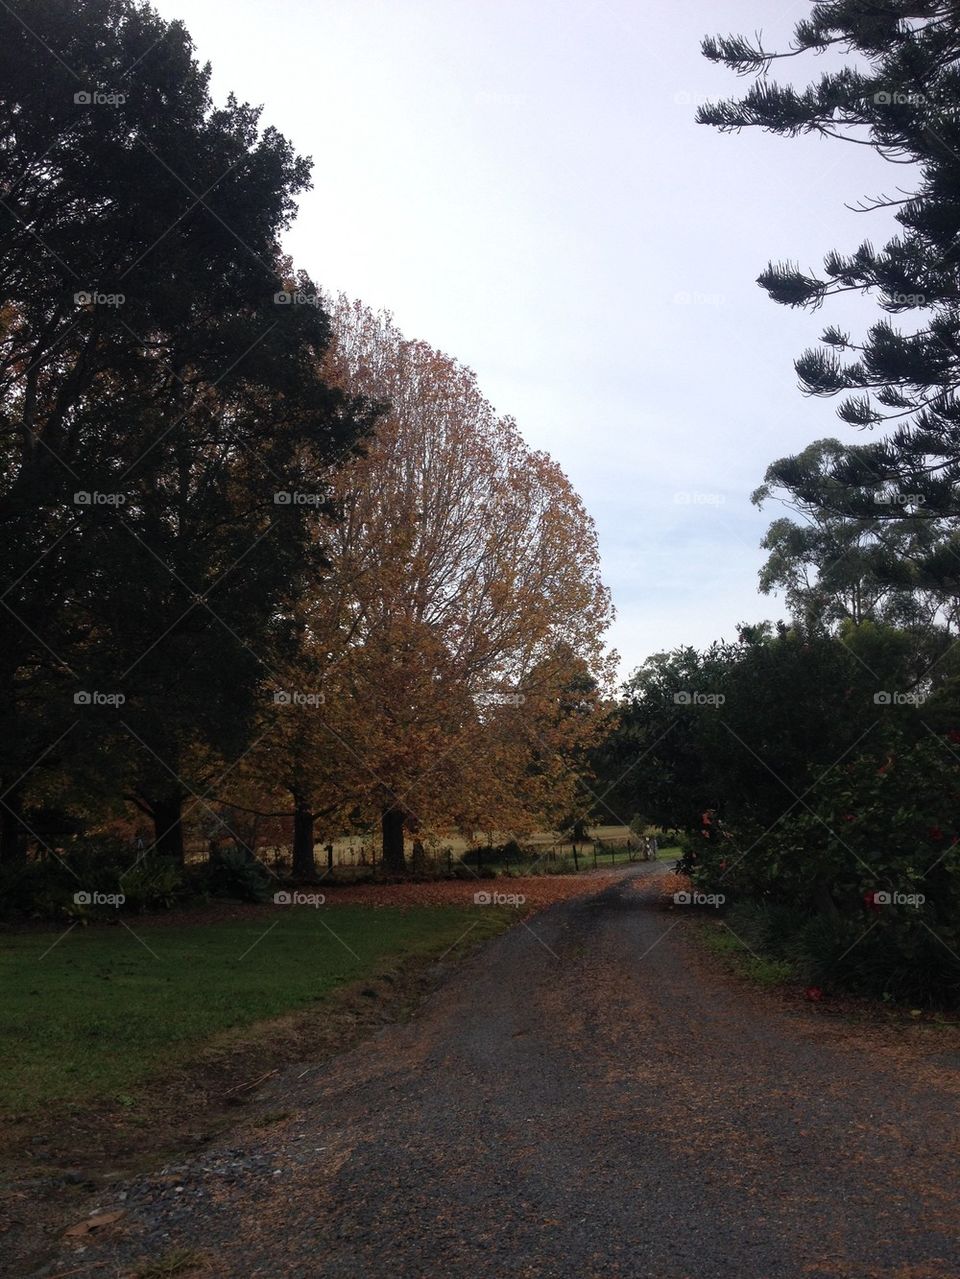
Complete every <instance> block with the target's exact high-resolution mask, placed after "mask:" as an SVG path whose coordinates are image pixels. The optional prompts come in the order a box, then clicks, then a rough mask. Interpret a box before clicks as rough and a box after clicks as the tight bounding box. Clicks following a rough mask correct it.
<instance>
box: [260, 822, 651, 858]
mask: <svg viewBox="0 0 960 1279" xmlns="http://www.w3.org/2000/svg"><path fill="white" fill-rule="evenodd" d="M590 835H591V836H592V837H593V836H595V837H596V838H597V839H600V840H613V841H618V842H620V841H625V840H627V839H630V838H631V837H632V832H631V830H630V827H629V826H616V825H607V826H591V827H590ZM485 838H486V837H485V836H478V837H477V839H478V840H479V841H480V842H481V843H483V842H485ZM509 838H510V835H509V833H507V832H504V831H495V832H494V834H493V843H494V844H502V843H504V842H505V841H506V840H508V839H509ZM425 843H426V848H427V852H428V854H429V855H430V856H431V857H438V856H445V855H446V852H447V850H448V849H449V851H450V853H451V855H452V856H453V857H454V858H457V857H461V856H462V855H463V854H464V853H465V852H467V850H468V849H469V848H471V847H473V846H474V844H475V843H476V841H475V840H474V841H471V840H467V839H464V838H463V837H462V836H460V835H456V834H449V835H435V834H432V833H431V832H427V834H426V839H425ZM522 843H523V844H524V845H525V846H527V847H530V848H533V849H534V850H535V851H536V852H538V853H541V852H545V851H546V850H547V849H553V850H554V851H555V852H556V853H557V854H558V855H560V856H568V855H569V854H570V851H571V843H570V840H569V839H562V838H561V837H560V835H558V834H557V833H556V831H537V832H535V833H534V834H532V835H530V836H529V837H528V838H525V839H524V840H523V841H522ZM578 846H579V847H580V848H581V849H582V848H583V847H584V845H583V844H582V842H581V844H580V845H578ZM269 852H270V850H268V849H262V850H261V855H266V856H267V857H268V858H269ZM408 852H409V849H408ZM315 853H316V857H317V861H318V862H319V863H320V865H325V864H326V857H327V854H326V848H325V846H324V845H323V844H317V846H316V849H315ZM379 856H380V853H379V848H378V846H377V843H376V839H375V837H374V836H370V837H368V838H366V839H365V838H363V837H361V836H359V835H343V836H341V837H339V838H337V839H335V840H334V841H333V864H334V866H355V865H356V864H357V863H358V862H359V861H360V860H361V859H363V860H364V861H365V862H372V861H374V860H379ZM591 856H592V854H591Z"/></svg>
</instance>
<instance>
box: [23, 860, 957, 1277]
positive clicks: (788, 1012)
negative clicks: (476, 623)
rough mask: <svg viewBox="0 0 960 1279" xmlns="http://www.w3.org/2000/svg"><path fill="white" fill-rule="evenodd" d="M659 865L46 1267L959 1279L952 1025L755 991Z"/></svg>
mask: <svg viewBox="0 0 960 1279" xmlns="http://www.w3.org/2000/svg"><path fill="white" fill-rule="evenodd" d="M659 873H660V872H659V868H657V867H646V866H637V867H633V868H631V869H630V870H629V871H625V872H624V874H623V875H622V876H618V877H617V878H616V879H615V880H613V881H610V880H605V881H598V884H597V887H598V892H597V894H596V895H594V896H591V897H585V898H580V899H578V900H574V901H569V902H564V903H560V904H558V905H556V906H553V907H551V908H550V909H548V910H546V911H544V912H543V913H540V914H538V915H535V916H533V917H532V918H531V919H530V920H529V921H528V922H527V923H524V924H520V925H518V926H517V927H516V928H514V929H512V930H511V931H510V932H509V933H506V934H504V935H503V936H502V937H500V938H498V939H497V940H495V941H493V942H492V943H489V944H488V945H487V946H485V947H484V948H483V949H482V950H481V951H479V952H478V953H477V954H476V955H475V956H473V958H472V959H470V960H469V961H468V962H467V963H466V964H464V965H463V967H462V968H460V969H459V970H458V971H457V972H456V973H455V974H454V975H453V976H452V977H451V978H450V979H449V980H448V981H447V982H446V983H445V984H444V985H443V986H442V987H441V988H440V989H439V990H438V991H437V992H436V993H435V994H434V995H433V996H431V998H430V999H429V1000H428V1001H427V1002H426V1003H425V1004H424V1006H423V1007H422V1009H421V1011H420V1013H419V1014H418V1016H417V1017H416V1018H415V1019H414V1020H413V1021H412V1022H410V1023H408V1024H407V1025H404V1026H393V1027H388V1028H387V1029H385V1030H384V1031H382V1032H381V1033H380V1034H379V1035H378V1036H377V1037H376V1038H375V1039H373V1040H371V1041H370V1042H369V1043H368V1044H367V1045H365V1046H364V1047H363V1048H362V1049H360V1050H358V1051H355V1052H353V1053H350V1054H348V1055H346V1056H342V1057H339V1058H337V1059H335V1060H333V1061H331V1062H327V1063H326V1064H325V1065H323V1066H321V1067H314V1068H309V1067H308V1066H307V1065H306V1064H305V1065H304V1066H303V1067H301V1068H300V1069H297V1070H291V1071H289V1072H287V1073H286V1074H285V1075H284V1076H283V1077H282V1078H281V1079H280V1080H278V1081H276V1082H275V1083H274V1084H273V1085H272V1087H271V1089H270V1092H269V1093H268V1094H266V1095H265V1096H263V1097H262V1098H261V1099H260V1103H259V1104H262V1106H263V1107H264V1109H265V1110H267V1111H270V1110H272V1111H273V1112H274V1113H275V1115H276V1118H275V1122H273V1123H272V1125H271V1126H270V1127H269V1128H268V1129H267V1130H266V1135H262V1136H259V1137H257V1138H255V1139H250V1140H247V1141H246V1142H245V1143H244V1145H243V1146H241V1147H237V1146H233V1147H229V1148H227V1147H221V1148H214V1149H210V1150H209V1151H207V1152H206V1153H205V1154H204V1155H202V1156H200V1157H198V1158H196V1159H195V1160H194V1161H192V1162H191V1163H189V1164H185V1165H181V1166H178V1167H176V1168H173V1169H170V1170H168V1171H167V1172H166V1174H165V1175H163V1176H155V1177H152V1178H146V1179H141V1180H139V1181H137V1182H133V1183H130V1184H129V1185H128V1186H127V1187H126V1188H125V1189H124V1190H122V1191H118V1196H117V1198H116V1200H111V1201H109V1202H104V1203H103V1204H102V1205H101V1207H102V1208H103V1209H104V1211H109V1210H111V1209H120V1208H122V1209H124V1217H123V1219H122V1222H119V1223H118V1225H117V1226H116V1227H110V1228H109V1230H110V1231H112V1232H113V1233H112V1234H111V1233H109V1232H108V1233H107V1234H106V1235H104V1236H101V1237H96V1238H93V1239H88V1240H86V1241H77V1242H72V1243H70V1244H69V1245H67V1246H65V1247H64V1249H63V1251H61V1253H60V1255H59V1257H58V1258H57V1260H56V1261H54V1262H52V1263H51V1264H50V1265H49V1266H47V1267H45V1268H44V1270H43V1271H42V1272H38V1273H43V1274H45V1275H54V1274H59V1273H63V1272H66V1271H70V1272H71V1273H76V1274H77V1275H90V1276H110V1277H111V1279H113V1276H117V1275H131V1276H132V1275H136V1274H139V1273H146V1274H151V1275H152V1274H156V1275H159V1274H167V1273H185V1274H192V1275H196V1276H218V1277H219V1276H230V1277H233V1276H236V1277H237V1279H253V1277H261V1276H263V1277H267V1276H269V1277H270V1279H276V1277H280V1276H283V1277H285V1279H286V1277H288V1276H296V1277H298V1279H316V1277H317V1276H336V1277H337V1279H341V1277H348V1276H349V1277H350V1279H360V1276H366V1275H371V1276H378V1277H387V1276H389V1277H397V1279H407V1277H413V1276H423V1277H425V1279H426V1277H429V1279H439V1277H441V1276H443V1277H445V1279H460V1277H461V1276H462V1277H464V1279H467V1277H473V1276H477V1277H478V1279H487V1277H488V1276H489V1277H490V1279H493V1277H496V1279H504V1277H505V1276H522V1277H528V1276H529V1277H530V1279H533V1277H536V1279H548V1277H549V1279H568V1277H570V1276H577V1277H578V1279H592V1277H594V1276H595V1277H597V1279H600V1277H601V1276H603V1277H606V1276H630V1277H631V1279H721V1276H722V1277H724V1279H728V1277H729V1279H958V1276H960V1228H958V1223H960V1210H958V1206H957V1198H956V1195H957V1177H958V1167H960V1164H958V1161H957V1144H958V1143H957V1138H958V1127H957V1117H958V1104H957V1103H958V1092H960V1085H958V1076H957V1070H956V1067H957V1065H958V1064H960V1062H958V1061H957V1060H956V1057H957V1054H956V1051H955V1047H950V1046H949V1045H953V1044H954V1040H952V1039H951V1040H949V1041H941V1040H938V1038H937V1036H936V1035H931V1034H929V1033H924V1032H923V1031H922V1029H921V1028H920V1027H917V1028H907V1029H906V1030H905V1031H901V1032H898V1031H896V1030H890V1029H887V1028H885V1027H880V1028H873V1027H867V1028H858V1027H857V1026H855V1025H851V1024H849V1023H848V1022H846V1021H842V1020H840V1019H837V1018H831V1017H829V1016H825V1015H824V1014H823V1012H822V1010H819V1009H818V1008H815V1007H809V1008H807V1007H803V1006H801V1007H797V1006H791V1005H789V1004H787V1003H784V1002H783V1001H780V1000H778V998H777V997H776V996H771V995H768V994H764V993H754V992H752V991H751V989H750V988H748V987H747V986H745V985H744V984H743V983H741V982H739V981H738V980H737V979H734V978H731V977H728V976H725V975H724V974H723V973H720V972H717V971H716V970H715V968H714V967H713V966H712V961H709V960H707V959H705V958H704V957H703V955H702V952H701V951H700V950H699V949H698V948H697V947H696V945H695V944H694V943H693V942H692V940H691V939H690V938H689V937H688V936H686V931H687V928H688V927H689V921H688V919H687V917H686V916H685V915H684V913H683V911H682V910H680V909H678V910H677V911H675V912H674V913H672V914H671V913H665V912H664V911H662V910H661V909H658V908H657V907H656V905H655V904H654V903H653V901H652V895H651V894H650V893H649V892H648V891H645V890H646V889H648V888H649V887H650V877H651V876H656V875H657V874H659ZM304 1072H306V1073H304ZM122 1196H125V1197H122ZM178 1258H179V1260H178ZM175 1262H176V1263H177V1264H182V1265H183V1266H187V1265H188V1264H189V1263H191V1262H192V1263H195V1265H196V1269H183V1270H182V1271H181V1270H174V1269H163V1270H161V1269H157V1270H149V1269H147V1267H148V1265H150V1264H153V1265H156V1264H158V1263H161V1264H163V1265H165V1266H167V1267H170V1266H172V1265H173V1264H174V1263H175Z"/></svg>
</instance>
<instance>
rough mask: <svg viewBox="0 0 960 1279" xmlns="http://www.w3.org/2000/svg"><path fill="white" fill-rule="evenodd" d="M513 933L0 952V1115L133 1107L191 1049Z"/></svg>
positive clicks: (104, 935) (7, 942) (456, 916)
mask: <svg viewBox="0 0 960 1279" xmlns="http://www.w3.org/2000/svg"><path fill="white" fill-rule="evenodd" d="M515 920H516V912H515V911H512V910H498V909H490V910H484V911H481V912H476V911H472V912H469V913H468V912H467V911H466V910H465V909H464V908H462V907H456V906H430V907H421V906H414V907H410V908H407V909H403V908H397V907H380V908H378V909H376V910H370V909H368V908H367V907H365V906H357V905H354V906H349V905H345V906H337V907H335V908H333V909H331V908H324V909H321V910H316V909H310V908H309V907H300V908H297V907H294V908H291V909H285V910H284V911H283V915H282V918H281V919H280V920H278V921H276V922H271V921H270V920H269V918H264V917H263V916H262V915H261V916H259V917H254V918H251V919H249V920H243V919H227V920H224V921H223V922H214V923H207V924H205V925H197V924H190V923H185V924H183V925H180V924H178V923H168V924H164V925H163V926H149V925H146V924H141V923H139V922H138V923H137V925H136V935H134V933H132V932H131V931H130V930H129V929H127V928H124V927H116V928H91V929H82V928H75V929H74V930H72V931H71V932H70V934H69V935H68V936H65V937H63V938H62V939H61V940H60V941H59V942H57V940H56V937H55V935H52V934H50V933H43V934H35V933H33V934H20V935H16V934H15V935H10V936H6V937H3V938H2V940H0V1010H2V1011H0V1039H2V1041H3V1043H4V1045H5V1047H4V1070H3V1072H2V1074H0V1113H3V1112H6V1113H8V1114H9V1113H13V1112H19V1113H24V1112H28V1111H30V1110H33V1109H36V1108H39V1107H41V1106H57V1105H63V1106H68V1107H77V1106H82V1105H83V1104H84V1103H85V1102H86V1101H88V1100H91V1099H94V1098H101V1097H110V1098H112V1099H113V1100H119V1101H120V1102H121V1103H122V1104H130V1105H134V1104H135V1096H134V1094H135V1093H136V1090H137V1088H138V1086H139V1085H142V1084H143V1083H144V1082H145V1081H146V1080H147V1079H148V1078H149V1077H150V1076H151V1075H153V1074H155V1073H156V1072H157V1071H164V1070H169V1069H171V1068H174V1067H177V1066H178V1065H179V1064H180V1063H182V1062H184V1061H187V1060H188V1059H189V1058H190V1057H191V1056H192V1054H193V1053H194V1051H195V1049H196V1048H197V1046H198V1045H199V1044H200V1043H201V1042H205V1041H208V1040H210V1039H211V1038H212V1037H215V1036H218V1035H224V1034H229V1033H231V1032H239V1031H242V1030H243V1029H244V1028H245V1027H249V1026H251V1025H252V1024H253V1023H254V1022H260V1021H265V1020H268V1019H270V1018H275V1017H278V1016H280V1015H282V1014H284V1013H288V1012H293V1011H296V1010H302V1009H305V1008H307V1007H309V1006H310V1005H314V1004H316V1003H317V1002H318V1001H321V1002H322V1001H323V1000H324V999H325V998H326V997H327V996H328V995H329V994H330V993H331V992H332V991H334V990H335V989H336V988H337V987H340V986H343V985H345V984H347V983H351V982H356V981H361V980H365V979H368V978H370V977H371V976H372V975H374V974H376V973H379V972H380V971H382V970H383V969H384V968H389V967H390V966H392V965H396V964H398V963H402V962H403V961H404V960H408V959H411V958H414V957H416V956H428V955H434V956H440V955H442V954H443V953H444V952H445V951H448V950H451V949H453V948H455V947H456V946H457V945H458V943H459V942H460V941H461V940H462V939H463V938H464V935H465V934H466V933H467V932H468V931H469V936H470V941H471V943H472V942H474V941H477V940H480V939H481V938H482V937H485V936H490V935H492V934H493V933H495V932H498V931H500V930H501V929H502V928H503V927H505V926H507V925H508V924H509V923H511V922H514V921H515Z"/></svg>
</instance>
